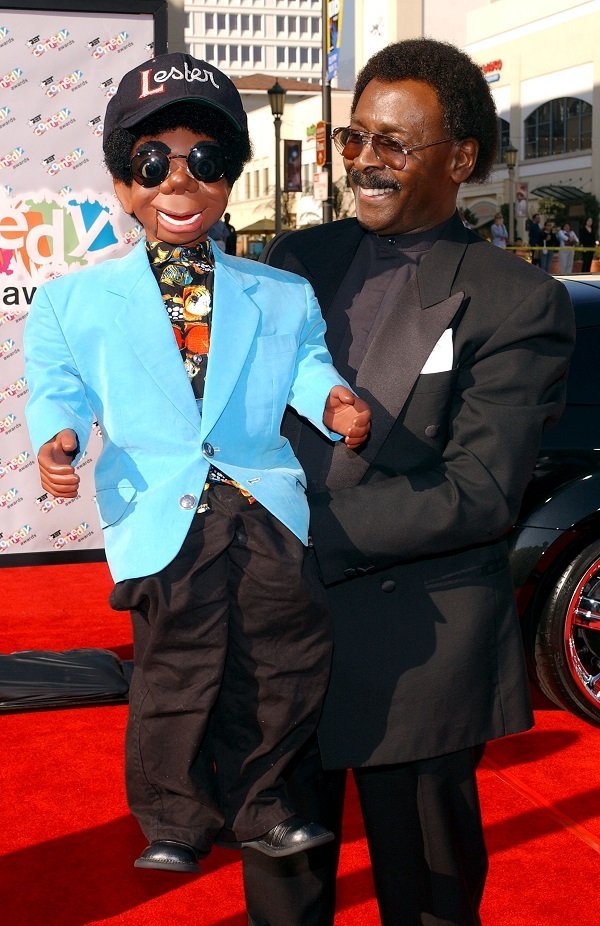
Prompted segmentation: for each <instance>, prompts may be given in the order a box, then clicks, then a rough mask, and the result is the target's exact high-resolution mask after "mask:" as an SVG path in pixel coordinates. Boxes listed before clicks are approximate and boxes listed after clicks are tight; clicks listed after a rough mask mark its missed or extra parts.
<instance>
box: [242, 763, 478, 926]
mask: <svg viewBox="0 0 600 926" xmlns="http://www.w3.org/2000/svg"><path fill="white" fill-rule="evenodd" d="M480 755H481V750H480V749H475V750H473V749H464V750H461V751H460V752H455V753H451V754H449V755H445V756H439V757H437V758H434V759H423V760H421V761H417V762H406V763H402V764H398V765H388V766H384V765H382V766H376V767H373V768H362V769H355V770H354V777H355V781H356V786H357V789H358V794H359V798H360V804H361V809H362V813H363V818H364V822H365V830H366V834H367V840H368V844H369V852H370V855H371V863H372V868H373V876H374V880H375V891H376V895H377V902H378V905H379V913H380V917H381V923H382V926H480V923H481V920H480V918H479V904H480V901H481V896H482V893H483V887H484V883H485V877H486V873H487V853H486V849H485V844H484V841H483V830H482V823H481V814H480V810H479V799H478V794H477V784H476V779H475V770H476V766H477V763H478V761H479V758H480ZM345 782H346V773H345V772H344V771H331V772H323V771H322V770H321V769H320V767H319V760H318V753H317V750H316V748H315V749H314V750H311V751H308V752H307V754H306V756H305V757H304V758H303V760H302V761H301V762H297V763H296V767H295V768H294V770H293V774H292V779H291V781H290V793H291V795H292V799H293V800H294V802H295V804H296V805H297V806H298V808H299V809H300V810H301V811H302V812H303V813H304V814H305V815H307V816H312V817H316V818H318V819H319V820H320V821H321V822H322V823H323V824H325V825H326V826H329V827H330V828H331V829H332V830H333V831H334V832H335V833H336V835H337V836H338V840H337V842H336V843H329V844H328V845H325V846H322V847H320V848H318V849H315V850H313V851H311V852H304V853H302V854H300V855H297V856H291V857H289V858H285V859H281V860H277V859H272V858H267V857H266V856H262V855H259V853H257V852H248V853H245V854H244V858H243V865H244V886H245V890H246V903H247V907H248V913H249V924H250V926H333V918H334V911H335V878H336V870H337V861H338V855H339V841H340V840H339V836H340V832H341V817H342V807H343V799H344V787H345ZM347 835H348V838H350V839H352V838H356V837H355V835H353V834H352V833H348V834H347ZM359 899H366V897H365V898H362V897H361V898H359Z"/></svg>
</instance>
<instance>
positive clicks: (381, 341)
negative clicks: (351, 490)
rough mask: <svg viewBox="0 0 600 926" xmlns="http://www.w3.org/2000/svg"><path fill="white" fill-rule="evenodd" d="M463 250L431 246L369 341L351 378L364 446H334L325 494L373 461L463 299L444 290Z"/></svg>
mask: <svg viewBox="0 0 600 926" xmlns="http://www.w3.org/2000/svg"><path fill="white" fill-rule="evenodd" d="M461 228H462V224H461ZM449 231H450V232H452V231H454V223H451V227H450V229H449ZM464 250H465V242H464V240H463V241H461V242H459V241H455V240H453V241H447V240H445V239H440V240H439V241H437V242H436V243H435V244H434V246H433V247H432V249H431V251H430V252H429V254H428V255H427V257H426V258H425V259H424V260H423V263H422V264H421V266H420V268H419V270H418V272H417V274H416V275H415V276H414V277H413V278H412V280H410V282H409V283H408V284H407V285H406V286H405V287H404V289H403V290H402V292H401V294H400V297H399V300H398V302H397V304H396V305H395V306H394V308H393V310H392V311H391V312H390V313H389V314H388V316H387V318H386V320H385V322H384V324H383V325H382V326H381V328H380V329H379V331H378V332H377V334H376V336H375V337H374V338H373V341H372V342H371V345H370V346H369V349H368V350H367V352H366V354H365V357H364V359H363V362H362V363H361V365H360V368H359V370H358V372H357V377H356V385H357V391H358V392H359V394H360V395H361V396H362V397H363V398H364V399H365V400H366V401H368V402H369V404H370V405H371V410H372V416H373V417H372V421H371V433H370V435H369V440H368V442H367V444H366V446H365V448H364V450H361V451H359V452H358V453H357V452H355V451H352V450H348V448H347V447H346V446H345V444H343V443H341V442H340V443H338V444H336V447H335V450H334V453H333V460H332V464H331V468H330V470H329V474H328V477H327V486H328V488H330V489H339V488H346V487H349V486H352V485H356V484H357V483H358V482H360V480H361V479H362V477H363V476H364V474H365V472H366V471H367V469H368V468H369V465H370V464H371V463H372V462H373V460H374V459H375V458H376V456H377V454H378V452H379V450H380V448H381V446H382V444H383V442H384V441H385V439H386V437H387V436H388V434H389V432H390V429H391V428H392V426H393V424H394V422H395V421H396V419H397V418H398V416H399V414H400V412H401V411H402V408H403V406H404V404H405V402H406V400H407V399H408V397H409V395H410V392H411V390H412V387H413V386H414V383H415V381H416V379H417V377H418V376H419V373H420V371H421V370H422V368H423V366H424V365H425V361H426V360H427V358H428V357H429V355H430V353H431V351H432V350H433V348H434V346H435V344H436V342H437V341H438V339H439V338H440V337H441V335H442V333H443V332H444V330H445V329H446V328H448V327H449V326H450V324H451V322H452V320H453V318H454V316H455V315H456V313H457V312H458V310H459V308H460V306H461V305H462V302H463V298H464V293H462V292H456V293H453V294H452V295H450V290H451V287H452V282H453V280H454V277H455V275H456V270H457V266H458V264H459V263H460V260H461V259H462V256H463V254H464ZM399 358H401V359H400V361H399Z"/></svg>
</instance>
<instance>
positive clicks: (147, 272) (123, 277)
mask: <svg viewBox="0 0 600 926" xmlns="http://www.w3.org/2000/svg"><path fill="white" fill-rule="evenodd" d="M107 289H108V290H109V291H110V292H112V293H114V294H115V295H116V296H119V297H121V299H122V303H123V304H122V307H121V309H120V310H119V312H118V314H117V316H116V325H117V327H118V328H119V329H120V337H122V338H123V339H124V341H125V343H126V344H127V347H128V348H129V349H131V350H132V351H133V352H134V353H135V354H136V355H137V357H138V360H139V361H140V363H141V364H142V366H143V367H144V368H145V369H146V370H147V371H148V373H149V374H150V375H151V376H152V378H153V380H154V382H155V383H156V385H157V387H158V388H159V389H160V390H161V391H162V392H164V394H165V395H166V396H167V398H168V399H169V401H170V402H172V404H173V406H174V407H175V408H176V409H177V411H178V412H179V413H180V414H182V415H184V416H185V418H186V419H187V420H188V421H189V422H190V424H192V425H193V426H194V427H195V428H198V429H199V427H200V417H199V414H198V408H197V406H196V400H195V399H194V394H193V392H192V389H191V387H190V383H189V380H188V377H187V374H186V372H185V369H184V366H183V363H182V361H181V355H180V353H179V349H178V347H177V343H176V341H175V338H174V337H173V331H172V328H171V323H170V321H169V318H168V316H167V313H166V311H165V307H164V305H163V301H162V298H161V295H160V290H159V288H158V285H157V283H156V280H155V279H154V274H153V273H152V270H151V269H150V264H149V263H148V258H147V256H146V249H145V242H144V241H142V242H140V244H139V245H137V246H136V248H135V249H134V250H133V251H132V252H131V253H130V254H128V255H127V257H124V258H122V259H121V260H120V261H118V262H117V263H116V264H115V272H114V273H113V274H111V276H110V278H109V281H108V283H107Z"/></svg>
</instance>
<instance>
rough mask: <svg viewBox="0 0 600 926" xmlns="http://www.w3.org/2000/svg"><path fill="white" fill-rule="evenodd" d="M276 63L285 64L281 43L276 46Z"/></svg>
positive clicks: (283, 49)
mask: <svg viewBox="0 0 600 926" xmlns="http://www.w3.org/2000/svg"><path fill="white" fill-rule="evenodd" d="M276 51H277V54H276V58H277V64H285V48H284V47H283V46H282V45H278V46H277V50H276Z"/></svg>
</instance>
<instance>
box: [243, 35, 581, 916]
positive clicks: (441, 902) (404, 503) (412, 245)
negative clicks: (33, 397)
mask: <svg viewBox="0 0 600 926" xmlns="http://www.w3.org/2000/svg"><path fill="white" fill-rule="evenodd" d="M333 136H334V139H335V142H336V145H337V147H338V148H339V149H340V150H341V151H342V154H343V156H344V164H345V168H346V171H347V174H348V179H349V182H350V184H351V187H352V190H353V192H354V196H355V201H356V219H346V220H344V221H340V222H335V223H333V224H330V225H326V226H322V227H315V228H311V229H306V230H303V231H300V232H297V233H286V234H284V235H283V236H281V237H279V238H278V239H275V240H274V242H273V244H272V245H271V246H270V247H269V248H268V249H267V251H266V254H265V259H266V261H267V262H268V263H270V264H273V265H277V266H280V267H285V268H288V269H291V270H295V271H296V272H299V273H301V274H303V275H304V276H305V277H307V278H308V279H309V280H310V281H311V282H312V284H313V286H314V288H315V290H316V292H317V296H318V298H319V301H320V304H321V307H322V309H323V312H324V314H325V316H326V320H327V325H328V335H327V337H328V345H329V348H330V351H331V352H332V354H333V357H334V361H335V362H336V365H337V366H338V368H339V369H340V370H341V372H342V374H343V375H345V376H346V378H348V379H349V381H350V383H351V384H353V385H354V386H355V388H356V390H357V392H358V393H359V395H362V397H363V398H368V400H369V403H370V405H371V408H372V414H373V418H372V430H371V436H370V438H369V441H368V443H367V444H366V447H365V448H364V449H363V450H362V452H359V453H358V454H356V455H354V456H351V455H350V454H349V453H347V452H346V451H345V450H344V448H343V447H342V448H340V450H339V451H338V450H337V449H336V450H335V451H334V452H330V451H329V449H328V448H327V445H326V444H325V442H324V441H322V440H321V439H320V438H319V436H318V435H316V434H315V433H314V432H313V431H312V430H311V429H310V428H307V427H304V426H303V425H302V424H301V423H300V421H299V420H297V419H294V420H293V421H292V422H291V423H290V425H289V427H288V434H290V435H292V442H293V444H294V446H295V448H296V452H297V453H298V455H299V457H300V459H301V460H302V463H303V465H304V468H305V471H306V474H307V478H308V496H309V504H310V506H311V530H310V533H311V537H312V543H313V547H314V551H315V554H316V557H317V560H318V563H319V566H320V570H321V576H322V580H323V582H324V584H325V585H326V587H327V593H328V600H329V604H330V607H331V609H332V612H333V617H334V658H333V668H332V677H331V681H330V686H329V691H328V696H327V698H326V702H325V707H324V712H323V716H322V719H321V724H320V730H319V746H320V751H321V757H322V763H323V766H324V767H325V769H327V770H331V771H327V772H325V774H324V775H323V776H322V778H321V786H322V787H321V789H320V790H317V789H315V788H314V787H312V788H311V781H312V780H313V779H311V769H312V768H313V767H314V766H311V762H312V763H315V762H316V758H317V757H316V756H315V755H314V754H312V755H307V756H306V760H305V762H304V763H300V764H299V765H298V767H297V770H296V771H297V779H296V787H297V788H298V791H297V792H296V793H295V799H296V800H299V796H298V795H299V794H300V795H301V796H302V795H303V796H304V804H305V807H304V812H307V808H311V807H315V808H316V810H318V811H319V812H321V816H320V817H317V819H321V820H322V821H323V822H324V823H326V824H327V825H328V826H329V827H330V828H333V829H335V831H336V832H337V834H338V837H339V831H340V830H339V823H340V821H339V816H340V814H341V803H342V801H341V794H342V787H343V780H344V777H345V776H344V769H347V768H353V769H354V775H355V779H356V783H357V787H358V791H359V795H360V801H361V806H362V811H363V816H364V821H365V828H366V833H367V838H368V842H369V850H370V854H371V860H372V866H373V873H374V879H375V887H376V892H377V900H378V903H379V909H380V914H381V921H382V923H383V924H384V926H416V924H419V926H421V924H423V926H442V924H443V926H449V924H453V926H455V924H460V926H473V924H479V923H480V919H479V913H478V909H479V903H480V900H481V895H482V891H483V886H484V881H485V876H486V869H487V858H486V851H485V845H484V841H483V834H482V825H481V818H480V812H479V804H478V796H477V787H476V778H475V771H476V766H477V761H478V758H479V757H480V755H481V752H482V748H483V744H484V743H485V742H486V741H487V740H490V739H492V738H494V737H498V736H502V735H505V734H509V733H515V732H517V731H520V730H525V729H527V728H528V727H529V726H530V725H531V723H532V715H531V711H530V705H529V698H528V685H527V680H526V674H525V668H524V664H523V655H522V647H521V639H520V632H519V625H518V621H517V616H516V613H515V605H514V598H513V591H512V582H511V575H510V571H509V566H508V559H507V548H506V544H505V539H504V538H505V535H506V533H507V532H508V531H509V530H510V528H511V525H512V524H513V522H514V520H515V518H516V516H517V512H518V510H519V505H520V502H521V498H522V495H523V491H524V489H525V487H526V484H527V482H528V480H529V478H530V475H531V472H532V470H533V467H534V464H535V460H536V455H537V452H538V446H539V442H540V436H541V433H542V429H543V427H544V425H545V424H546V423H547V422H548V421H550V420H551V419H553V418H556V417H557V415H558V414H559V412H560V410H561V405H562V402H563V399H564V385H563V383H564V376H565V371H566V368H567V362H568V358H569V355H570V353H571V350H572V344H573V315H572V308H571V305H570V302H569V298H568V295H567V293H566V291H565V289H564V288H563V286H562V285H561V284H560V283H558V282H557V281H555V280H554V279H552V278H550V277H548V275H546V274H544V273H542V272H541V271H540V270H538V269H536V268H533V267H531V266H530V265H529V264H527V263H525V262H524V261H515V260H514V258H513V256H512V255H509V254H507V253H504V252H503V251H502V250H501V249H499V248H494V247H490V246H489V244H488V243H487V242H485V241H484V240H483V239H481V238H480V237H479V236H477V235H476V234H474V233H473V232H471V231H469V230H468V229H466V228H465V227H464V226H463V224H462V223H461V221H460V218H459V216H458V214H457V211H456V199H457V194H458V190H459V188H460V185H461V184H462V183H468V182H478V181H481V180H483V178H485V176H486V175H487V174H488V172H489V171H490V169H491V168H492V166H493V164H494V162H495V150H496V136H497V118H496V113H495V109H494V104H493V101H492V97H491V94H490V91H489V87H488V85H487V83H486V81H485V79H484V77H483V75H482V73H481V69H480V68H479V66H478V65H476V64H475V63H473V62H472V61H471V60H470V59H469V58H468V57H467V56H466V55H464V54H463V53H462V52H461V51H459V50H458V49H456V48H454V47H453V46H451V45H447V44H445V43H440V42H436V41H432V40H429V39H419V40H409V41H404V42H400V43H397V44H394V45H390V46H388V47H387V48H385V49H383V50H382V51H381V52H379V53H378V54H376V55H375V56H374V57H373V58H372V59H371V60H370V61H369V62H368V63H367V65H366V66H365V68H364V69H363V71H362V72H361V73H360V74H359V77H358V80H357V85H356V88H355V93H354V98H353V103H352V112H351V122H350V127H349V128H341V129H336V130H334V132H333ZM320 800H321V801H322V804H323V806H322V807H321V808H320V807H319V801H320ZM315 812H316V811H315ZM244 861H245V885H246V895H247V904H248V910H249V914H250V922H251V923H252V924H253V926H293V924H302V926H309V924H310V926H327V924H331V923H332V922H333V910H334V892H333V879H334V874H333V873H334V871H335V865H336V857H335V848H332V847H331V846H327V847H322V848H319V849H316V850H315V851H314V852H311V853H307V854H306V855H305V856H304V857H302V858H301V859H300V858H297V859H295V860H289V861H288V862H285V863H281V862H278V863H273V862H271V861H270V860H268V859H266V858H264V857H261V858H258V857H257V853H254V854H250V853H246V857H245V860H244Z"/></svg>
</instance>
